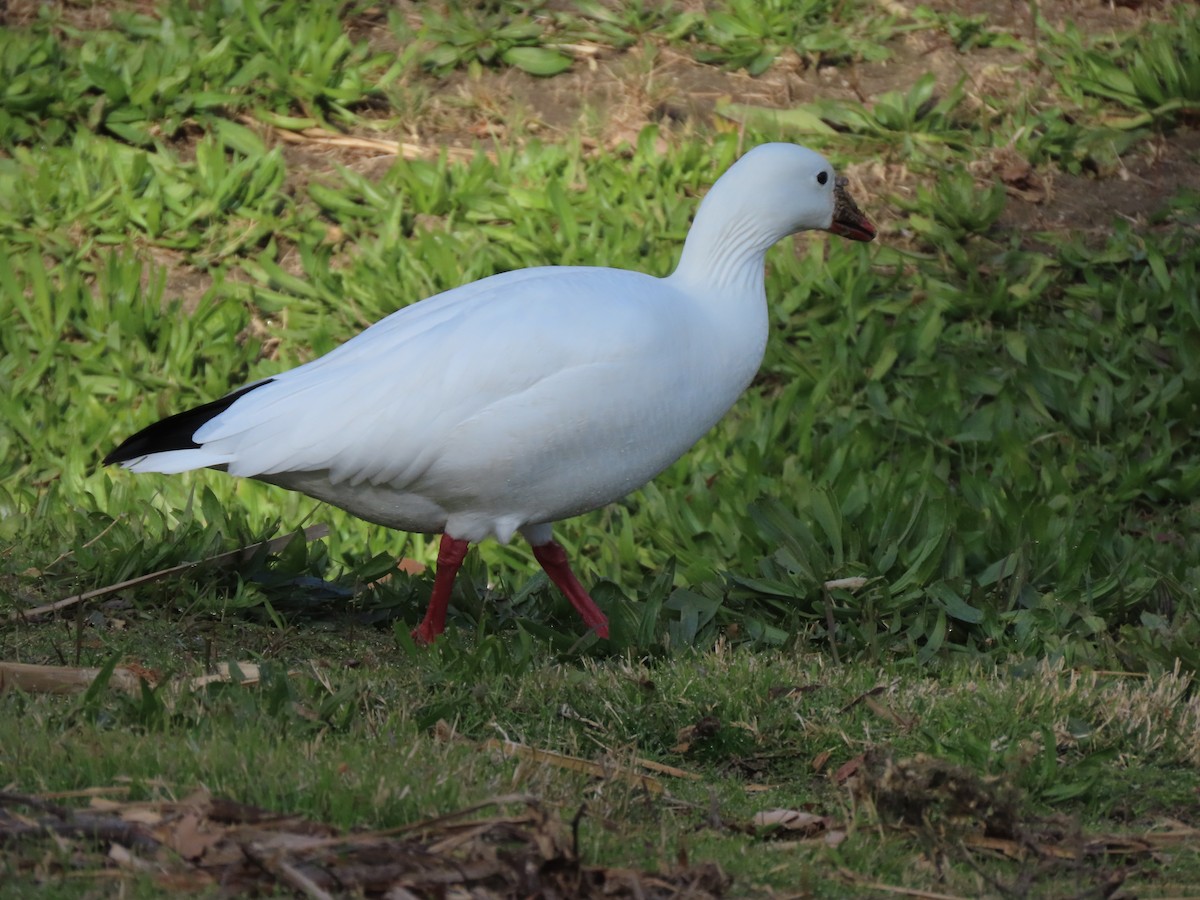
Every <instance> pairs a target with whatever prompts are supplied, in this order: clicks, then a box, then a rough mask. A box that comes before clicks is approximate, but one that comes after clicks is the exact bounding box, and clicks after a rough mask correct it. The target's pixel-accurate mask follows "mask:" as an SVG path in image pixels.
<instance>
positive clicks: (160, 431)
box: [104, 378, 272, 475]
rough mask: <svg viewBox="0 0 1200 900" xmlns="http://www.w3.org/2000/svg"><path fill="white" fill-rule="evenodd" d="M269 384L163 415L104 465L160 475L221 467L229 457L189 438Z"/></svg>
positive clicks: (261, 382) (268, 380)
mask: <svg viewBox="0 0 1200 900" xmlns="http://www.w3.org/2000/svg"><path fill="white" fill-rule="evenodd" d="M271 381H272V379H270V378H268V379H267V380H265V381H260V382H257V383H256V384H252V385H249V386H248V387H244V388H241V389H240V390H236V391H234V392H233V393H231V394H226V395H225V396H224V397H221V398H220V399H219V400H213V401H212V402H211V403H205V404H204V405H202V406H197V407H195V408H194V409H188V410H184V411H183V412H181V413H176V414H175V415H173V416H167V417H166V418H165V419H162V420H160V421H158V422H155V423H154V424H153V425H150V426H147V427H146V428H143V429H142V430H141V431H139V432H138V433H137V434H135V435H132V436H131V437H129V438H126V439H125V440H124V441H122V442H121V444H120V446H118V447H117V448H116V449H115V450H113V451H112V452H111V453H109V454H108V455H107V456H106V457H104V465H106V466H109V465H113V464H118V465H121V466H123V467H125V468H126V469H129V470H130V471H131V472H161V473H163V474H166V475H173V474H175V473H177V472H187V471H189V470H191V469H206V468H221V467H224V466H225V465H227V464H228V463H229V462H230V459H229V455H228V454H227V453H218V452H216V451H214V450H212V449H205V446H204V445H203V444H200V443H197V442H196V441H195V440H194V439H193V435H195V433H196V432H197V431H199V430H200V428H201V426H203V425H205V424H207V423H208V422H211V421H212V420H213V419H215V418H217V417H218V416H220V415H221V414H222V413H223V412H225V410H227V409H229V407H231V406H233V404H234V403H236V402H237V401H238V399H239V398H240V397H242V396H244V395H246V394H248V393H249V392H250V391H253V390H255V389H257V388H260V387H262V386H263V385H264V384H270V383H271Z"/></svg>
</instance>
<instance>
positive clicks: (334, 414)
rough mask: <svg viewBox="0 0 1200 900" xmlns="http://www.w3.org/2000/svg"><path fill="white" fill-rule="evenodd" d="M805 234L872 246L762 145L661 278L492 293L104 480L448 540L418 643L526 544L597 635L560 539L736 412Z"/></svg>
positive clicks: (492, 285)
mask: <svg viewBox="0 0 1200 900" xmlns="http://www.w3.org/2000/svg"><path fill="white" fill-rule="evenodd" d="M807 228H820V229H826V230H831V231H833V232H835V233H838V234H842V235H844V236H846V237H850V238H852V239H855V240H870V239H871V238H873V237H874V234H875V230H874V227H873V226H872V225H871V224H870V222H869V221H868V220H867V219H866V218H865V217H864V216H863V215H862V214H861V213H860V212H859V211H858V209H857V207H855V206H854V204H853V201H851V200H850V199H849V196H848V195H847V194H846V193H845V188H844V182H842V181H839V180H838V179H836V178H835V176H834V173H833V169H832V167H831V166H830V165H829V163H828V162H826V161H825V160H824V159H823V158H822V157H821V156H820V155H819V154H816V153H814V152H813V151H811V150H807V149H805V148H802V147H797V146H795V145H791V144H766V145H762V146H760V147H758V148H755V149H754V150H751V151H750V152H749V153H747V154H746V155H745V156H744V157H743V158H742V159H741V160H739V161H738V162H737V163H735V164H734V165H733V166H732V167H731V168H730V169H729V170H728V172H726V174H725V175H723V176H722V177H721V178H720V179H719V180H718V181H717V183H716V184H715V185H714V187H713V188H712V190H711V191H710V192H709V194H708V196H707V197H706V198H705V200H704V202H703V203H702V204H701V207H700V210H699V212H698V213H697V215H696V218H695V221H694V223H693V225H692V228H691V230H690V232H689V234H688V238H687V242H686V244H685V247H684V252H683V256H682V259H681V261H680V264H679V266H678V267H677V269H676V270H675V272H674V273H672V274H671V275H669V276H667V277H665V278H658V277H654V276H651V275H645V274H642V273H640V272H634V271H628V270H624V269H612V268H598V267H595V268H593V267H539V268H531V269H521V270H517V271H512V272H505V273H502V274H499V275H493V276H491V277H489V278H484V279H482V280H480V281H476V282H473V283H470V284H466V285H463V286H461V287H457V288H454V289H452V290H449V291H445V292H444V293H441V294H437V295H435V296H433V297H429V298H427V299H425V300H422V301H420V302H418V303H414V304H412V305H410V306H407V307H404V308H403V309H400V310H399V311H397V312H395V313H393V314H391V315H390V316H388V317H387V318H385V319H383V320H381V321H380V322H378V323H376V324H375V325H373V326H371V327H370V328H368V329H366V330H365V331H363V332H362V333H360V334H359V335H357V336H355V337H354V338H351V339H350V340H348V341H347V342H346V343H344V344H342V345H341V346H340V347H338V348H336V349H335V350H333V351H331V352H330V353H327V354H326V355H325V356H322V357H320V358H318V359H316V360H313V361H312V362H310V363H307V364H305V365H302V366H299V367H297V368H295V369H292V370H290V371H287V372H284V373H282V374H279V375H276V376H273V377H271V378H268V379H265V380H263V381H260V382H256V383H254V384H251V385H249V386H247V387H245V388H242V389H240V390H238V391H235V392H233V393H232V394H229V395H227V396H226V397H224V398H221V399H220V400H217V401H214V402H213V403H209V404H205V405H204V406H201V407H198V408H196V409H193V410H188V411H186V412H183V413H180V414H178V415H175V416H171V417H169V418H167V419H164V420H162V421H160V422H158V423H155V424H154V425H151V426H150V427H148V428H146V429H144V430H143V431H141V432H138V433H137V434H135V435H134V436H133V437H131V438H129V439H128V440H127V441H125V442H124V443H123V444H122V445H121V446H119V447H118V448H117V449H116V450H114V451H113V452H112V453H110V454H109V456H108V457H107V458H106V459H105V462H106V463H114V462H115V463H121V464H122V465H124V466H125V467H126V468H128V469H130V470H132V471H134V472H161V473H174V472H183V471H187V470H190V469H198V468H206V467H208V468H220V469H224V470H225V471H227V472H229V474H231V475H239V476H245V477H251V478H257V479H259V480H262V481H266V482H270V483H272V484H276V485H279V486H281V487H284V488H288V489H291V490H296V491H301V492H303V493H305V494H308V495H310V496H312V497H316V498H317V499H320V500H324V501H327V502H329V503H332V504H334V505H336V506H339V507H341V508H343V509H345V510H347V511H349V512H350V513H352V514H354V515H356V516H358V517H360V518H363V519H366V520H367V521H370V522H374V523H377V524H379V525H384V526H386V527H389V528H397V529H401V530H405V531H417V532H425V533H439V532H440V533H442V534H443V540H442V546H441V552H440V553H439V566H438V577H437V579H436V580H435V587H434V596H433V599H432V601H431V604H430V611H429V614H427V616H426V619H425V622H423V623H422V625H421V627H420V628H418V630H417V632H415V633H414V634H415V636H416V637H418V638H419V639H420V640H423V641H426V642H428V641H431V640H433V638H434V637H436V635H437V634H438V633H440V632H441V630H442V627H443V626H444V620H445V612H446V605H447V604H448V601H449V591H450V585H451V583H452V581H453V577H454V572H455V571H456V570H457V568H458V564H459V563H461V559H462V556H463V554H465V552H466V548H467V545H468V544H469V543H470V542H476V541H481V540H484V539H485V538H488V537H494V538H497V539H498V540H501V541H505V542H507V541H508V540H509V539H511V538H512V536H513V535H514V533H516V532H517V531H520V532H521V533H522V534H523V535H524V536H525V537H526V538H527V539H528V540H529V541H530V543H531V544H532V545H533V547H534V552H535V556H536V557H537V558H538V560H539V562H541V563H542V565H543V566H544V567H545V568H546V569H547V572H548V573H549V574H550V575H551V577H552V578H553V580H554V581H555V582H556V583H557V584H558V585H559V587H560V588H562V589H563V591H564V593H565V594H566V595H567V597H568V599H570V600H571V602H572V603H573V604H574V605H575V606H576V608H577V609H578V610H579V611H580V613H581V615H583V617H584V620H585V622H587V624H588V625H590V626H591V627H593V628H595V629H596V631H597V632H598V633H600V634H601V636H606V635H607V621H606V619H605V618H604V616H603V614H602V613H601V612H600V611H599V610H598V609H597V608H596V607H595V605H594V604H593V603H592V601H591V599H590V598H589V597H587V594H586V592H585V591H584V590H583V588H582V587H581V586H580V585H579V583H578V582H577V581H576V580H575V578H574V576H573V575H572V574H571V573H570V569H569V567H568V566H567V563H566V558H565V554H563V553H562V548H561V547H560V546H559V545H558V544H557V543H556V542H554V541H553V539H552V536H551V523H553V522H555V521H558V520H560V519H564V518H568V517H570V516H574V515H578V514H580V513H583V512H587V511H588V510H591V509H595V508H597V507H600V506H603V505H605V504H607V503H610V502H612V501H614V500H617V499H619V498H621V497H623V496H624V495H626V494H628V493H629V492H630V491H632V490H635V489H636V488H638V487H640V486H641V485H643V484H645V483H646V482H647V481H649V480H650V479H651V478H653V477H654V476H655V475H657V474H658V473H659V472H661V471H662V470H663V469H665V468H666V467H667V466H668V465H670V464H671V463H672V462H674V461H675V460H676V459H678V458H679V457H680V456H682V455H683V454H684V453H685V452H686V451H687V450H688V449H689V448H690V447H691V446H692V445H694V444H695V443H696V441H698V440H699V439H700V437H701V436H703V435H704V433H705V432H707V431H708V430H709V429H710V428H711V427H712V426H713V425H714V424H716V422H717V421H718V420H719V419H720V418H721V417H722V416H723V415H724V414H725V412H726V411H728V409H729V408H730V407H731V406H732V405H733V403H734V401H735V400H736V399H737V398H738V396H739V395H740V394H741V393H742V391H743V390H744V389H745V388H746V386H747V385H748V384H749V383H750V381H751V379H752V378H753V377H754V374H755V373H756V372H757V370H758V367H759V364H760V362H761V361H762V356H763V352H764V350H765V347H766V339H767V330H768V329H767V304H766V295H765V291H764V284H763V270H764V255H765V253H766V251H767V249H768V248H769V247H770V246H771V245H772V244H774V243H776V242H777V241H778V240H780V239H781V238H783V237H784V236H786V235H788V234H791V233H794V232H796V231H800V230H804V229H807Z"/></svg>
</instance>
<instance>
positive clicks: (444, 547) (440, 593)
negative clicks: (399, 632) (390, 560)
mask: <svg viewBox="0 0 1200 900" xmlns="http://www.w3.org/2000/svg"><path fill="white" fill-rule="evenodd" d="M469 546H470V544H468V543H467V542H466V541H460V540H459V539H458V538H453V537H450V535H448V534H443V535H442V542H441V543H440V544H439V545H438V559H437V574H436V575H434V576H433V594H432V596H430V598H429V609H427V610H426V611H425V619H424V620H423V621H422V622H421V624H420V625H418V626H417V627H416V628H415V629H413V633H412V637H413V640H414V641H416V642H417V643H418V644H425V645H426V646H428V645H429V644H432V643H433V640H434V638H436V637H437V636H438V635H439V634H441V633H442V632H443V631H445V630H446V609H447V607H449V605H450V589H451V588H453V587H454V576H455V575H457V574H458V567H459V566H461V565H462V561H463V557H465V556H466V555H467V547H469Z"/></svg>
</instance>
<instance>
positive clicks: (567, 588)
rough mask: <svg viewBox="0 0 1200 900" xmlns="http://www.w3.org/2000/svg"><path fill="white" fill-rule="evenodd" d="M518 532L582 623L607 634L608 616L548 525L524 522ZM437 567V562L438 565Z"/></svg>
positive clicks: (601, 633)
mask: <svg viewBox="0 0 1200 900" xmlns="http://www.w3.org/2000/svg"><path fill="white" fill-rule="evenodd" d="M521 533H522V534H523V535H525V538H526V539H527V540H528V541H529V543H530V545H531V546H532V547H533V557H534V559H536V560H537V561H538V562H539V563H540V564H541V566H542V568H543V569H545V570H546V574H547V575H549V576H550V580H551V581H553V582H554V583H555V584H556V585H558V589H559V590H560V591H562V592H563V596H565V597H566V598H567V599H568V600H570V601H571V605H572V606H573V607H575V610H576V612H578V613H579V615H580V616H581V617H582V618H583V621H584V624H585V625H587V626H588V627H589V628H593V629H595V631H596V634H598V635H600V637H602V638H607V637H608V617H607V616H605V615H604V613H602V612H601V611H600V607H598V606H596V604H595V602H594V601H593V600H592V598H591V597H589V596H588V592H587V591H586V590H584V588H583V585H582V584H580V583H579V579H578V578H576V577H575V573H574V572H572V571H571V564H570V563H569V562H567V551H566V550H564V549H563V546H562V544H560V543H559V542H558V541H556V540H554V538H553V537H551V533H550V526H549V525H526V526H525V527H524V528H522V529H521ZM439 568H440V566H439Z"/></svg>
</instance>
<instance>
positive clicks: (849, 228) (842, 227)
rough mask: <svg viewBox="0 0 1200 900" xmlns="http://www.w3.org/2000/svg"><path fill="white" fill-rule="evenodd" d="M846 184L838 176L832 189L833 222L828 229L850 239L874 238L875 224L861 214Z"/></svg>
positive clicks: (843, 179) (864, 239) (869, 239)
mask: <svg viewBox="0 0 1200 900" xmlns="http://www.w3.org/2000/svg"><path fill="white" fill-rule="evenodd" d="M846 184H847V181H846V179H845V178H839V179H838V180H837V185H836V186H835V187H834V189H833V224H832V225H830V226H829V231H830V232H831V233H832V234H836V235H838V236H839V237H844V238H849V239H850V240H852V241H871V240H874V239H875V226H874V225H872V224H871V220H870V219H868V218H867V217H866V216H864V215H863V214H862V210H860V209H859V208H858V204H857V203H855V202H854V198H853V197H851V196H850V192H849V191H847V190H846Z"/></svg>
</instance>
